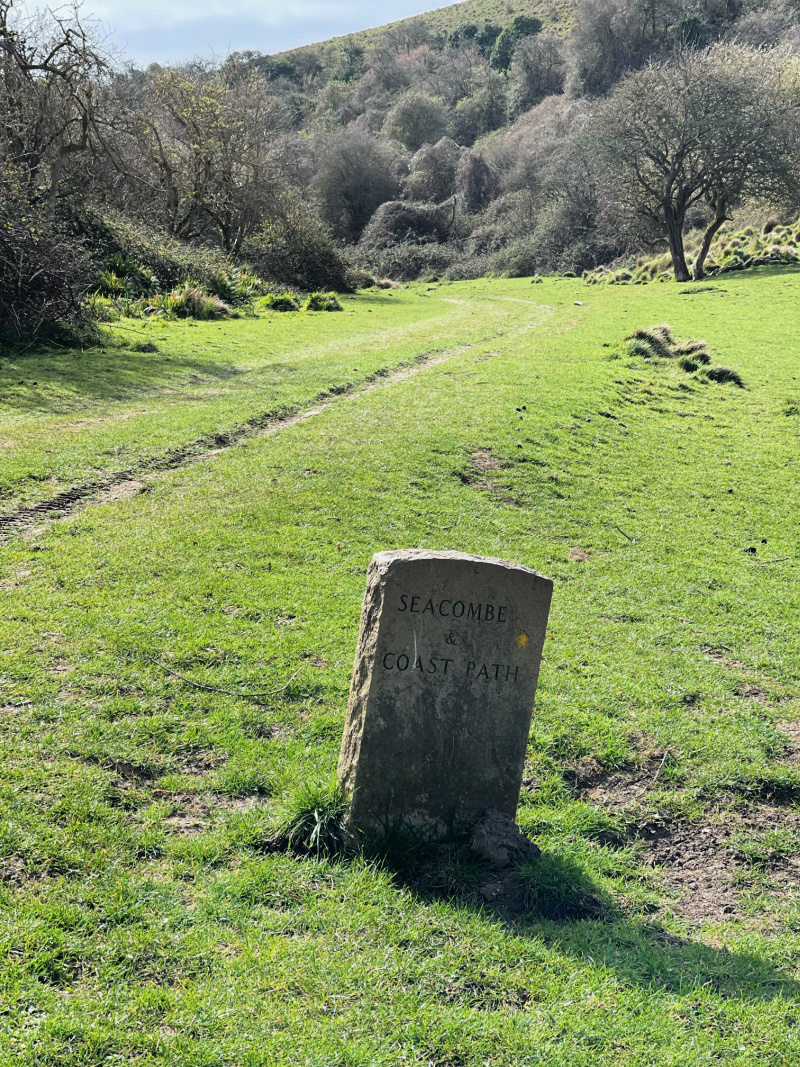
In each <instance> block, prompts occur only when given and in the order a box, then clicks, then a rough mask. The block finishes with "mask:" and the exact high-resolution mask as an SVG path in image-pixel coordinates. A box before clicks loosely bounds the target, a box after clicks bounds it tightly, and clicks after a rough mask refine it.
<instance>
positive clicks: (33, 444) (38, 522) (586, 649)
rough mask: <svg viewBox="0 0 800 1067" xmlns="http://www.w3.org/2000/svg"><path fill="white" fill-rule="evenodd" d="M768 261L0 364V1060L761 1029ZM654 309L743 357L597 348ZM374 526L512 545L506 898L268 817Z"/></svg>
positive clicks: (768, 713) (766, 882)
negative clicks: (518, 843)
mask: <svg viewBox="0 0 800 1067" xmlns="http://www.w3.org/2000/svg"><path fill="white" fill-rule="evenodd" d="M798 292H800V272H798V270H797V268H794V267H770V268H761V269H759V270H758V271H753V272H744V273H738V274H731V275H726V276H724V278H721V279H720V280H719V281H714V282H710V283H709V284H708V285H707V286H704V287H703V288H699V287H696V288H694V289H686V290H684V289H682V288H681V287H678V286H672V285H669V286H668V285H642V286H638V287H635V288H623V287H620V286H609V287H604V286H594V287H590V286H586V285H584V284H583V283H581V282H580V281H577V280H575V279H564V278H561V279H549V280H546V281H545V282H544V283H543V284H539V285H535V286H533V285H531V284H530V283H529V282H528V281H525V280H521V279H520V280H514V281H480V282H474V283H454V284H451V285H430V286H414V287H410V288H406V289H402V290H400V291H398V292H396V293H389V292H386V293H379V294H375V293H373V294H371V295H370V294H363V295H359V296H357V297H354V298H352V299H351V300H349V301H347V307H348V310H350V311H352V314H336V315H316V316H307V315H284V316H278V315H275V316H273V317H272V318H271V319H270V318H267V317H264V318H261V319H258V320H253V319H250V320H247V319H240V320H237V321H232V322H227V323H225V324H224V325H222V326H217V325H214V324H201V325H198V326H193V325H191V324H188V323H169V324H164V323H158V324H155V325H154V326H151V327H148V331H149V333H148V335H147V337H148V339H150V340H152V341H154V342H155V343H156V345H157V347H158V349H159V351H157V352H155V353H154V352H141V351H139V352H134V351H132V350H130V349H128V350H124V351H122V350H119V349H112V348H110V347H108V348H107V349H106V352H105V359H104V360H103V361H100V360H99V359H98V356H97V354H95V355H94V360H95V363H94V366H92V365H90V364H89V363H88V362H87V361H86V360H85V359H84V358H83V357H81V355H80V354H79V353H69V352H62V353H55V354H47V355H28V356H24V357H19V358H18V359H17V360H16V362H15V363H14V364H9V363H5V364H4V365H3V375H4V378H5V380H4V382H3V388H2V390H0V397H2V400H1V401H0V403H2V409H1V410H2V429H1V430H0V482H2V486H3V509H4V511H5V516H6V519H7V520H8V519H9V518H11V519H13V523H9V522H8V521H7V522H6V523H5V525H4V526H3V537H2V541H0V598H2V599H1V601H0V602H1V603H2V606H3V610H2V611H0V737H1V738H2V770H1V771H0V827H2V831H1V836H0V903H2V907H0V942H1V943H2V949H3V951H2V954H0V974H2V985H0V989H1V990H2V992H1V993H0V997H1V998H2V1019H3V1025H2V1026H1V1027H0V1062H2V1063H9V1064H11V1063H14V1064H15V1065H20V1067H56V1065H58V1067H100V1065H107V1064H110V1063H134V1062H135V1063H139V1064H146V1065H148V1067H156V1065H158V1067H162V1065H163V1067H167V1065H169V1067H177V1065H180V1067H212V1065H213V1067H273V1065H274V1067H284V1065H286V1064H307V1065H312V1067H324V1065H331V1064H338V1065H341V1067H367V1065H369V1067H374V1065H386V1067H390V1065H391V1067H395V1065H396V1064H399V1063H405V1064H413V1065H416V1067H430V1065H432V1064H435V1065H437V1067H456V1065H458V1067H479V1065H481V1067H483V1065H485V1064H493V1065H502V1067H508V1065H520V1067H522V1065H526V1067H527V1065H528V1064H531V1063H540V1064H544V1065H547V1067H565V1065H566V1067H589V1065H591V1067H644V1065H649V1064H659V1065H660V1067H661V1065H664V1067H707V1065H709V1064H712V1063H725V1064H726V1065H727V1064H733V1065H739V1067H744V1065H747V1067H754V1065H755V1067H779V1065H787V1067H788V1065H790V1064H795V1063H797V1062H798V1058H800V1035H799V1034H798V1028H797V1023H796V1019H797V1000H798V996H799V995H800V958H799V957H798V951H799V950H800V942H799V940H798V930H800V907H798V884H800V879H798V869H800V868H799V865H800V859H799V857H800V817H799V816H798V811H797V803H798V801H800V764H799V763H798V758H799V757H798V751H799V749H800V676H799V675H798V662H800V659H799V658H798V653H800V648H799V647H798V644H799V642H800V638H799V637H798V631H797V626H796V624H795V621H796V605H797V601H798V595H799V594H800V572H798V563H797V560H798V556H800V544H799V543H798V529H797V523H796V520H795V516H796V514H797V510H798V505H800V498H799V491H798V481H797V478H796V472H795V466H796V461H797V446H798V436H800V422H799V421H798V419H799V418H800V415H799V414H798V412H800V387H799V386H798V381H797V378H798V369H797V357H796V353H797V350H798V342H799V341H800V336H799V331H798V319H797V298H798ZM664 322H668V323H669V324H670V326H671V328H672V331H673V333H674V335H675V337H676V338H678V339H679V340H680V341H682V342H685V341H688V339H690V338H702V339H703V340H705V341H706V342H707V350H708V352H709V353H710V354H711V355H712V357H713V365H720V364H724V365H728V366H731V367H733V368H735V369H736V370H737V371H738V372H739V373H740V375H741V376H742V379H743V381H744V386H745V387H744V388H738V387H737V386H736V385H734V384H731V383H730V382H729V383H720V382H714V381H712V380H710V379H709V378H708V377H707V376H704V368H703V367H699V368H698V369H696V370H695V371H693V372H692V371H687V370H686V369H684V368H683V367H682V366H681V364H680V362H679V361H678V360H677V359H670V358H664V359H659V358H642V357H641V356H636V355H633V354H632V353H633V352H634V348H632V347H630V346H626V345H625V344H624V340H625V337H626V336H627V335H628V334H630V333H632V332H633V331H634V330H635V329H637V328H647V327H652V326H653V325H654V324H657V323H664ZM130 325H131V327H132V328H134V329H138V328H139V327H138V326H137V324H135V323H131V324H130ZM280 413H283V414H288V413H293V414H294V415H295V416H297V418H295V419H294V420H293V421H292V420H288V419H286V420H284V421H283V422H280V421H277V420H276V416H277V415H278V414H280ZM92 480H93V481H94V482H95V483H96V484H95V486H94V488H93V487H92V486H91V485H90V486H88V487H87V484H86V483H87V482H90V481H92ZM100 483H102V488H100ZM69 487H74V488H75V489H80V488H81V487H83V489H84V490H85V492H84V493H83V496H81V494H80V493H78V494H77V496H76V500H77V502H78V503H79V504H80V505H81V506H80V507H76V506H75V502H74V501H73V503H70V500H69V494H68V493H65V490H66V489H68V488H69ZM78 497H79V498H80V499H78ZM54 501H56V502H57V501H60V503H57V504H54ZM34 504H38V505H39V511H38V512H31V511H19V510H16V509H19V508H20V507H23V506H30V505H34ZM48 504H49V505H51V506H53V507H56V508H57V510H56V511H51V512H49V513H48V512H47V510H46V508H47V506H48ZM405 546H423V547H430V548H438V549H446V548H450V549H458V550H462V551H468V552H477V553H481V554H486V555H492V556H501V557H506V558H508V559H512V560H516V561H519V562H520V563H523V564H527V565H529V566H533V567H536V568H537V569H539V570H540V571H542V572H544V573H546V574H548V575H550V576H552V577H553V578H554V579H555V595H554V600H553V612H552V617H551V625H550V628H549V631H548V637H547V641H546V644H545V652H544V660H543V665H542V672H541V678H540V690H539V694H538V696H537V704H536V709H535V714H534V721H533V728H532V731H531V736H530V743H529V748H528V754H527V766H526V772H525V788H524V792H523V796H522V800H521V805H520V810H519V815H518V818H519V821H520V823H521V825H522V826H523V827H524V829H525V830H526V831H527V833H528V834H530V835H531V836H532V837H533V838H535V840H536V841H537V842H538V844H539V845H540V846H541V848H542V850H543V855H542V858H541V860H539V861H536V862H535V863H533V864H531V865H529V866H528V868H526V870H525V871H523V872H521V876H524V877H523V885H524V889H525V896H524V899H523V900H522V901H521V902H517V903H516V904H515V905H514V906H512V905H511V904H508V905H507V906H505V907H503V908H491V907H487V906H486V905H485V904H484V902H483V899H482V897H481V895H480V893H479V892H478V887H479V885H480V883H481V879H482V878H483V877H485V874H486V872H485V871H483V870H482V869H481V868H480V867H479V866H476V865H475V864H474V863H472V864H471V863H469V862H467V861H466V860H465V859H464V858H463V857H462V856H461V855H460V854H458V853H449V854H440V855H438V856H436V857H433V858H431V859H430V860H429V861H428V862H427V863H426V865H424V866H422V867H416V868H412V867H410V866H408V865H406V866H404V867H403V866H401V867H398V866H391V865H389V864H380V863H376V862H366V861H365V860H361V859H359V860H327V859H325V858H322V857H316V856H314V855H310V856H309V855H306V856H296V855H293V854H291V853H287V852H285V851H281V850H277V851H276V845H275V843H274V837H273V834H274V829H275V826H276V821H277V820H278V819H279V817H280V813H281V812H282V811H283V810H285V809H286V808H287V806H288V807H291V806H292V805H296V803H297V795H298V791H299V790H301V789H302V788H304V787H307V786H309V785H311V786H314V785H316V784H317V783H323V784H324V783H325V782H327V781H328V780H329V778H330V775H331V773H332V772H333V770H334V768H335V765H336V758H337V753H338V747H339V742H340V738H341V731H342V726H343V721H344V709H345V705H346V700H347V690H348V684H349V676H350V670H351V667H352V661H353V652H354V648H355V641H356V637H357V631H358V625H359V611H360V603H361V598H362V595H363V589H364V575H365V570H366V567H367V565H368V563H369V560H370V558H371V556H372V554H373V553H374V552H375V551H378V550H380V549H384V548H397V547H405ZM490 710H491V709H489V712H490Z"/></svg>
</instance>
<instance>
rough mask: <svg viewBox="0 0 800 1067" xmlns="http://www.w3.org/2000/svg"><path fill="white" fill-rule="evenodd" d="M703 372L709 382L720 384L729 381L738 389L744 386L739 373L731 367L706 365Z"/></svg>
mask: <svg viewBox="0 0 800 1067" xmlns="http://www.w3.org/2000/svg"><path fill="white" fill-rule="evenodd" d="M703 373H704V374H705V376H706V378H708V380H709V381H711V382H719V383H720V384H721V385H724V384H726V383H728V382H731V383H732V384H733V385H738V387H739V388H740V389H744V387H745V386H744V379H743V378H742V376H741V374H740V373H739V372H738V371H736V370H733V368H732V367H707V368H706V370H705V371H704V372H703Z"/></svg>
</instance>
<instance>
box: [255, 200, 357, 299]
mask: <svg viewBox="0 0 800 1067" xmlns="http://www.w3.org/2000/svg"><path fill="white" fill-rule="evenodd" d="M243 254H244V256H245V257H246V259H247V260H248V261H249V262H250V263H252V265H253V267H254V268H255V270H257V271H258V273H259V274H260V275H262V276H263V277H264V278H267V279H269V280H270V281H275V282H282V283H284V284H288V285H294V286H297V288H298V289H305V290H315V289H334V290H336V291H337V292H340V293H343V292H349V291H350V289H351V288H352V285H351V281H350V278H349V275H348V268H349V264H348V263H347V260H346V259H345V258H344V256H343V255H342V253H341V252H340V250H339V249H338V248H337V247H336V245H335V243H334V241H333V238H332V236H331V234H330V231H329V230H328V229H327V227H326V226H325V225H324V224H323V223H322V222H320V220H319V219H318V218H317V217H316V216H315V215H314V214H313V213H312V212H311V211H300V210H295V211H292V212H291V213H289V214H287V215H286V216H284V217H282V218H279V219H276V220H275V221H273V222H270V223H268V224H267V225H266V226H264V228H263V229H262V230H261V232H260V233H258V234H256V236H255V237H251V238H249V239H248V240H247V241H246V242H245V244H244V247H243Z"/></svg>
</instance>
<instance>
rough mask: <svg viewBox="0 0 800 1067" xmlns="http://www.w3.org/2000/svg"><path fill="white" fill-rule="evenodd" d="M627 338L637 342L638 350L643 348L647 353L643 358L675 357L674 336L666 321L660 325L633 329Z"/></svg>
mask: <svg viewBox="0 0 800 1067" xmlns="http://www.w3.org/2000/svg"><path fill="white" fill-rule="evenodd" d="M628 340H631V341H635V342H636V341H638V342H639V346H640V348H639V350H641V349H642V348H643V349H644V351H645V352H646V353H647V355H646V356H645V358H649V359H654V358H655V359H674V358H675V348H674V344H675V338H674V337H673V335H672V330H671V329H670V327H669V326H668V325H667V323H663V324H662V325H661V326H651V327H650V328H649V329H647V330H645V329H643V328H641V327H640V328H639V329H637V330H634V331H633V333H632V334H631V335H630V337H629V338H628Z"/></svg>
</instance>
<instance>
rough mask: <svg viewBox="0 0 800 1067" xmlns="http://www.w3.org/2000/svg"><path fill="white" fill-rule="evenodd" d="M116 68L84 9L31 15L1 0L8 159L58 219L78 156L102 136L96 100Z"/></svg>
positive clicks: (0, 104) (1, 145)
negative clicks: (58, 206)
mask: <svg viewBox="0 0 800 1067" xmlns="http://www.w3.org/2000/svg"><path fill="white" fill-rule="evenodd" d="M108 71H109V59H108V56H107V53H106V51H105V50H104V47H103V43H102V41H101V40H100V37H99V34H98V33H97V29H96V26H95V25H94V24H93V23H91V22H89V23H86V22H82V21H81V20H80V18H79V16H78V8H77V7H75V8H72V9H69V10H67V11H66V12H64V13H62V12H53V11H49V10H45V11H39V12H37V13H34V14H31V15H27V14H22V13H20V11H19V10H18V9H15V0H0V160H2V163H3V164H4V165H5V168H6V169H7V170H11V171H13V172H14V173H15V174H16V175H17V176H18V177H19V178H20V179H21V181H22V182H23V185H24V187H25V188H26V189H27V193H28V196H29V197H30V198H31V200H35V199H37V198H39V197H40V196H41V195H44V198H45V200H46V202H47V206H48V215H49V216H50V217H51V218H52V216H53V213H54V211H55V207H56V201H57V198H58V195H59V191H60V188H61V185H62V181H63V180H64V179H65V178H66V177H67V176H68V171H69V169H70V168H69V163H70V161H73V160H77V159H78V158H79V157H82V156H86V155H87V154H88V153H89V152H90V151H91V150H92V148H93V147H97V144H98V141H100V140H101V137H100V135H99V131H98V128H97V121H96V118H97V116H96V111H95V106H94V98H95V95H96V91H97V87H98V83H99V82H100V81H101V80H102V79H103V78H105V76H106V75H107V74H108Z"/></svg>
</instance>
